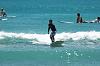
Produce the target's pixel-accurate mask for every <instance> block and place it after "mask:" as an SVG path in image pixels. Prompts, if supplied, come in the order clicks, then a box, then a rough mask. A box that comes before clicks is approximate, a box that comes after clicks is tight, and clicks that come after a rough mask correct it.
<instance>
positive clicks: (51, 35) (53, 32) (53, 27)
mask: <svg viewBox="0 0 100 66" xmlns="http://www.w3.org/2000/svg"><path fill="white" fill-rule="evenodd" d="M50 29H51V34H50V39H51V41H52V42H55V38H54V36H55V34H56V27H55V25H54V24H53V23H52V20H49V24H48V34H49V31H50Z"/></svg>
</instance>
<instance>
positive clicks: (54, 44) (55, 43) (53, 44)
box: [50, 41, 64, 47]
mask: <svg viewBox="0 0 100 66" xmlns="http://www.w3.org/2000/svg"><path fill="white" fill-rule="evenodd" d="M63 43H64V41H56V42H52V43H51V44H50V46H51V47H63V46H62V44H63Z"/></svg>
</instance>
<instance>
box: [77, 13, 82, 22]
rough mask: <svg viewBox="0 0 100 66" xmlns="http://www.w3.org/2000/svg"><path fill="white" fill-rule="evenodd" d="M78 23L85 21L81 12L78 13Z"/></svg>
mask: <svg viewBox="0 0 100 66" xmlns="http://www.w3.org/2000/svg"><path fill="white" fill-rule="evenodd" d="M76 22H77V23H82V22H83V19H82V17H81V16H80V13H77V21H76Z"/></svg>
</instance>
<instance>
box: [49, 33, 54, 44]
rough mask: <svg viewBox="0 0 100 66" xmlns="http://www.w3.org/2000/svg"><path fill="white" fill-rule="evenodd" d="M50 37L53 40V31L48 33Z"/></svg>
mask: <svg viewBox="0 0 100 66" xmlns="http://www.w3.org/2000/svg"><path fill="white" fill-rule="evenodd" d="M50 39H51V41H52V42H54V36H53V32H51V34H50Z"/></svg>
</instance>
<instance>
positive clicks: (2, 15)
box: [0, 8, 7, 17]
mask: <svg viewBox="0 0 100 66" xmlns="http://www.w3.org/2000/svg"><path fill="white" fill-rule="evenodd" d="M6 16H7V14H6V12H5V10H4V9H3V8H1V10H0V17H6Z"/></svg>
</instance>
